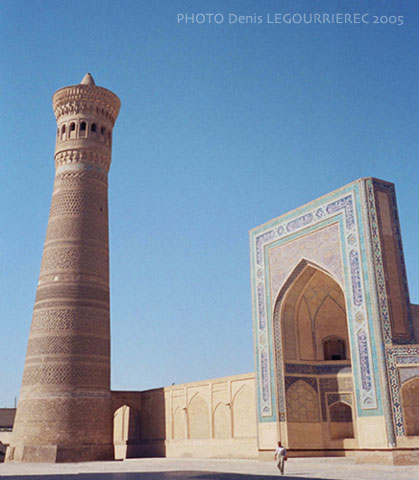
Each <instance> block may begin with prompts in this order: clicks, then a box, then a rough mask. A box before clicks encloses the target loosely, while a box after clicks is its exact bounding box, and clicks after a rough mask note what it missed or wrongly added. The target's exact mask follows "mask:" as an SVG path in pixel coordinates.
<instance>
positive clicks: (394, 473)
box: [0, 458, 419, 480]
mask: <svg viewBox="0 0 419 480" xmlns="http://www.w3.org/2000/svg"><path fill="white" fill-rule="evenodd" d="M285 468H286V471H285V475H284V476H283V477H282V478H283V479H284V480H285V479H287V478H300V479H304V480H311V479H321V478H324V479H334V480H363V479H365V480H366V479H368V480H390V479H391V480H418V479H419V467H418V466H402V467H393V466H385V465H371V464H368V465H357V464H355V463H354V462H353V461H352V460H350V459H347V458H308V459H307V458H290V459H289V460H288V461H287V462H286V467H285ZM0 477H1V478H2V480H6V479H10V480H23V479H28V480H183V479H185V480H258V479H260V480H273V479H277V478H278V477H280V475H279V472H278V470H277V469H276V466H275V464H274V462H273V461H272V462H262V461H258V460H213V459H212V460H209V459H202V460H200V459H195V458H194V459H191V458H147V459H130V460H125V461H123V462H89V463H77V464H13V463H12V464H10V463H6V464H5V463H2V464H0Z"/></svg>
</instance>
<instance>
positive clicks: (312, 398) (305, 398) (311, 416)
mask: <svg viewBox="0 0 419 480" xmlns="http://www.w3.org/2000/svg"><path fill="white" fill-rule="evenodd" d="M287 420H288V421H289V422H318V421H319V402H318V398H317V392H316V390H315V389H314V388H313V387H312V386H310V385H309V384H308V383H307V382H305V381H303V380H302V379H301V378H299V379H297V381H295V382H293V383H292V384H291V385H290V386H289V387H288V388H287Z"/></svg>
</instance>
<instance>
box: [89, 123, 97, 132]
mask: <svg viewBox="0 0 419 480" xmlns="http://www.w3.org/2000/svg"><path fill="white" fill-rule="evenodd" d="M90 130H91V131H92V132H96V123H92V126H91V127H90Z"/></svg>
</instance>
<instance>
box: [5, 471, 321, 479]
mask: <svg viewBox="0 0 419 480" xmlns="http://www.w3.org/2000/svg"><path fill="white" fill-rule="evenodd" d="M300 475H301V474H300ZM1 478H2V480H172V479H177V480H182V479H185V480H246V479H248V480H258V479H260V480H278V478H282V479H284V480H291V479H292V478H295V477H294V476H287V475H286V474H285V475H280V473H279V472H278V475H255V474H250V473H249V474H247V473H246V474H245V473H221V472H197V471H174V472H112V473H111V472H109V473H105V472H104V473H71V474H53V475H6V476H2V477H1ZM298 478H299V479H300V480H321V479H320V478H319V477H316V478H313V477H301V476H299V477H298Z"/></svg>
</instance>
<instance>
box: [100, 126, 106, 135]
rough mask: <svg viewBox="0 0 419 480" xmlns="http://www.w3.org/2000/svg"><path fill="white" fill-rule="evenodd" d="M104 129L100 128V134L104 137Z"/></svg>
mask: <svg viewBox="0 0 419 480" xmlns="http://www.w3.org/2000/svg"><path fill="white" fill-rule="evenodd" d="M105 132H106V128H105V127H100V134H101V135H105Z"/></svg>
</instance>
